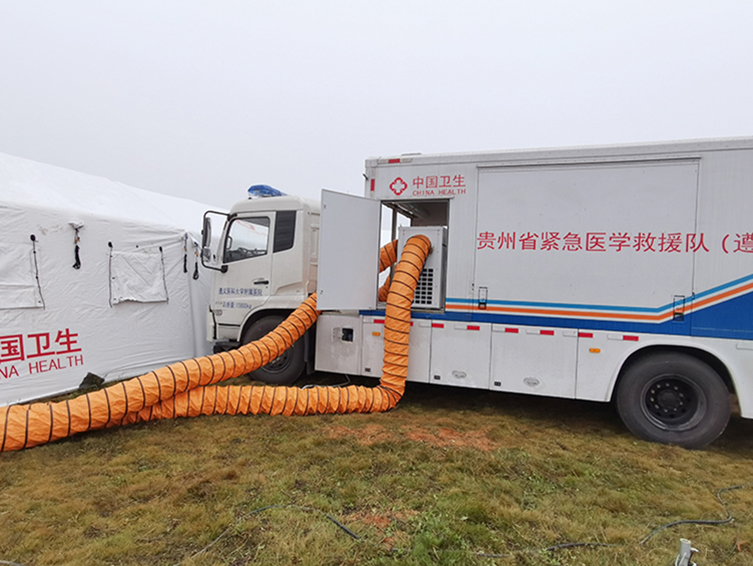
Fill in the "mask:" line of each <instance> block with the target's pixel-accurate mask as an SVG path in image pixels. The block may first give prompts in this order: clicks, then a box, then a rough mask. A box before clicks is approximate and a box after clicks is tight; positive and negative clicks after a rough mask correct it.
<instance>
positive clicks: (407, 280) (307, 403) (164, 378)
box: [0, 236, 431, 451]
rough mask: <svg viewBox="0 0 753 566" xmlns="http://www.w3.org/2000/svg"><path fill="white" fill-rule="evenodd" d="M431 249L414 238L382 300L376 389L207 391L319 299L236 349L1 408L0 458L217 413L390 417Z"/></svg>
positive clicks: (280, 341) (264, 353) (386, 253)
mask: <svg viewBox="0 0 753 566" xmlns="http://www.w3.org/2000/svg"><path fill="white" fill-rule="evenodd" d="M395 245H396V243H395V242H392V243H390V244H388V245H387V246H385V248H383V249H382V252H381V253H380V267H381V268H382V269H384V268H385V267H386V266H388V265H390V264H389V263H387V262H389V261H390V259H391V258H394V254H395ZM430 249H431V243H430V241H429V239H428V238H426V237H425V236H414V237H413V238H411V239H410V240H409V241H408V242H407V244H406V246H405V248H404V250H403V256H402V257H401V259H400V263H399V265H398V267H397V269H396V272H395V277H394V279H393V282H392V285H391V287H390V293H389V296H388V300H387V312H386V315H385V316H386V318H385V336H384V338H385V353H384V367H383V373H382V378H381V379H380V382H379V385H378V386H377V387H373V388H368V387H361V386H349V387H345V388H339V387H336V388H332V387H318V388H312V389H305V390H303V389H299V388H295V387H268V386H242V387H223V388H217V387H207V386H208V385H212V384H215V383H217V382H219V381H222V380H225V379H230V378H233V377H238V376H241V375H244V374H246V373H248V372H251V371H254V370H256V369H258V368H260V367H262V366H263V365H265V364H267V363H268V362H270V361H271V360H274V359H275V358H277V357H278V356H279V355H280V354H281V353H282V352H284V351H285V350H286V349H287V348H289V347H290V346H292V345H293V343H294V342H295V341H296V340H298V339H299V338H300V337H301V336H303V334H304V333H305V332H306V330H307V329H308V328H310V327H311V325H312V324H313V323H314V321H315V320H316V317H317V315H318V312H317V310H316V295H312V296H311V297H309V298H308V299H306V300H305V301H304V302H303V303H301V305H300V306H299V307H298V308H297V309H296V310H295V311H293V313H292V314H291V315H290V316H289V317H288V318H287V319H286V320H284V321H283V322H282V323H280V325H279V326H278V327H277V328H275V330H273V331H272V332H270V333H269V334H267V335H266V336H264V337H263V338H261V339H259V340H256V341H254V342H251V343H250V344H246V345H245V346H242V347H240V348H238V349H237V350H233V351H231V352H222V353H220V354H215V355H212V356H205V357H202V358H194V359H191V360H188V361H185V362H180V363H177V364H172V365H169V366H166V367H164V368H161V369H159V370H155V371H153V372H150V373H148V374H145V375H142V376H139V377H135V378H133V379H130V380H127V381H123V382H120V383H118V384H116V385H114V386H112V387H108V388H106V389H102V390H100V391H95V392H93V393H88V394H86V395H83V396H81V397H77V398H75V399H71V400H68V401H60V402H56V403H33V404H28V405H12V406H9V407H6V411H5V414H4V415H2V416H0V430H1V431H2V437H0V438H1V442H0V451H10V450H21V449H23V448H29V447H31V446H37V445H39V444H45V443H47V442H52V441H54V440H59V439H60V438H65V437H68V436H71V435H73V434H77V433H79V432H85V431H89V430H95V429H101V428H107V427H112V426H118V425H121V424H128V423H133V422H139V421H143V420H150V419H159V418H175V417H179V416H198V415H202V414H220V413H223V414H239V413H241V414H258V413H266V414H272V415H276V414H284V415H293V414H296V415H307V414H324V413H345V412H377V411H386V410H389V409H391V408H393V407H394V406H395V405H396V404H397V402H398V401H399V400H400V398H401V397H402V395H403V392H404V391H405V378H406V376H407V368H408V333H409V331H410V308H411V304H412V302H413V292H414V290H415V287H416V284H417V283H418V276H419V275H420V273H421V269H422V267H423V263H424V261H425V260H426V256H427V255H428V254H429V252H430ZM293 393H295V395H293ZM343 398H344V399H343Z"/></svg>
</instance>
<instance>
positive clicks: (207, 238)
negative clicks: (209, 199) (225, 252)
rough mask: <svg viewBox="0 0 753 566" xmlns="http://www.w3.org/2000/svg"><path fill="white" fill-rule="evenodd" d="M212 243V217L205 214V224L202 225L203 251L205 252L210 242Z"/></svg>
mask: <svg viewBox="0 0 753 566" xmlns="http://www.w3.org/2000/svg"><path fill="white" fill-rule="evenodd" d="M211 243H212V219H211V218H209V216H207V215H206V214H204V224H203V225H202V227H201V253H202V255H203V254H204V251H205V250H208V249H209V244H211Z"/></svg>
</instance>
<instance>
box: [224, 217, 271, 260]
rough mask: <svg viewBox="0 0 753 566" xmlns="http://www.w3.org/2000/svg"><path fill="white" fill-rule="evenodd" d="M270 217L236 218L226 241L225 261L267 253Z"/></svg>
mask: <svg viewBox="0 0 753 566" xmlns="http://www.w3.org/2000/svg"><path fill="white" fill-rule="evenodd" d="M269 224H270V222H269V218H268V217H266V216H260V217H258V218H236V219H235V220H233V222H232V223H231V224H230V229H229V230H228V233H227V240H226V241H225V263H230V262H233V261H240V260H242V259H248V258H250V257H258V256H262V255H266V254H267V250H268V247H269Z"/></svg>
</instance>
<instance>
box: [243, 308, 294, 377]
mask: <svg viewBox="0 0 753 566" xmlns="http://www.w3.org/2000/svg"><path fill="white" fill-rule="evenodd" d="M283 320H285V319H284V318H283V317H282V316H272V315H270V316H265V317H264V318H260V319H259V320H257V321H256V322H255V323H254V324H253V325H252V326H250V327H249V328H247V329H246V331H245V332H244V333H243V337H242V338H241V342H243V344H248V343H249V342H253V341H254V340H258V339H259V338H262V337H263V336H266V335H267V334H268V333H269V332H271V331H272V330H274V329H275V328H277V325H279V324H280V323H281V322H282V321H283ZM305 367H306V360H305V358H304V344H303V338H301V339H299V340H297V341H296V342H295V343H294V344H293V345H292V346H291V347H290V348H289V349H287V350H286V351H285V352H283V353H282V355H281V356H280V357H279V358H277V359H274V360H272V361H271V362H269V363H268V364H267V365H265V366H264V367H262V368H259V369H257V370H256V371H253V372H251V374H250V375H251V377H252V378H253V379H255V380H257V381H261V382H263V383H269V384H271V385H290V384H291V383H294V382H295V380H297V379H298V378H299V377H300V376H301V374H302V373H303V370H304V368H305Z"/></svg>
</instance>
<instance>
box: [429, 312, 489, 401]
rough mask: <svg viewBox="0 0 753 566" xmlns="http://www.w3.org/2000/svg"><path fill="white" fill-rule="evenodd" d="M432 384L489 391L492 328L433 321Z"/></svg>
mask: <svg viewBox="0 0 753 566" xmlns="http://www.w3.org/2000/svg"><path fill="white" fill-rule="evenodd" d="M431 326H432V328H431V383H434V384H439V385H455V386H459V387H474V388H478V389H488V388H489V356H490V353H491V325H490V324H483V325H477V324H468V323H465V322H453V321H441V322H439V321H432V324H431Z"/></svg>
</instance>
